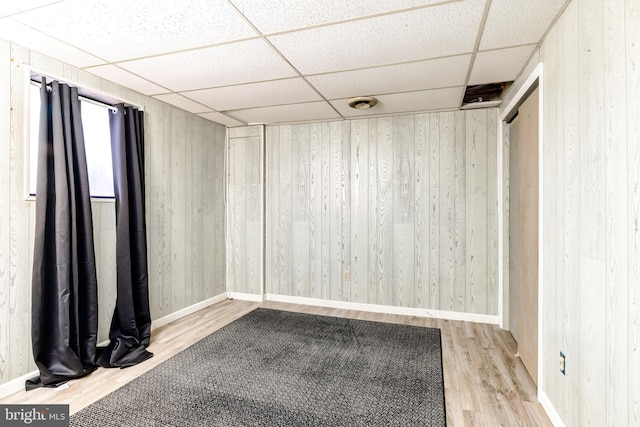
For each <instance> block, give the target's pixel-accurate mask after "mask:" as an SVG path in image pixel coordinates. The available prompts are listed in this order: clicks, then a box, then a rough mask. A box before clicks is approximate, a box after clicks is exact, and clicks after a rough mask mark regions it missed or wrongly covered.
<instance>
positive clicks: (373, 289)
mask: <svg viewBox="0 0 640 427" xmlns="http://www.w3.org/2000/svg"><path fill="white" fill-rule="evenodd" d="M367 126H368V135H369V138H368V141H367V144H368V146H369V147H368V148H369V150H368V151H369V157H368V159H367V161H368V174H369V185H368V196H369V214H368V218H367V219H368V229H367V235H368V239H369V243H368V256H369V261H368V268H369V279H368V283H369V289H368V294H369V297H368V302H369V303H373V304H379V303H380V301H381V300H382V295H381V294H380V293H379V289H380V275H379V267H378V248H379V247H380V243H379V240H378V239H379V236H378V120H377V119H370V120H368V124H367Z"/></svg>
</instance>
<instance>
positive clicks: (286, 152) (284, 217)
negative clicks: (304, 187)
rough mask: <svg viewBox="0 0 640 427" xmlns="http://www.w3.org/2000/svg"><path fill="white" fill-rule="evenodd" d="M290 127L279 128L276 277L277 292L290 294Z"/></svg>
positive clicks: (291, 288)
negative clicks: (277, 278) (277, 281)
mask: <svg viewBox="0 0 640 427" xmlns="http://www.w3.org/2000/svg"><path fill="white" fill-rule="evenodd" d="M292 138H293V135H292V127H291V126H283V127H282V128H281V130H280V141H279V142H280V143H279V144H278V145H279V147H278V148H279V159H280V162H279V178H278V180H279V192H280V200H279V203H278V211H279V213H278V218H279V222H278V229H279V234H278V239H279V248H278V249H279V253H278V277H279V293H281V294H283V295H292V292H293V287H292V283H291V282H292V281H291V265H292V259H291V256H292V247H291V227H292V221H291V218H292V195H291V193H292V185H293V184H292V173H291V171H292V167H293V166H292V165H293V159H292Z"/></svg>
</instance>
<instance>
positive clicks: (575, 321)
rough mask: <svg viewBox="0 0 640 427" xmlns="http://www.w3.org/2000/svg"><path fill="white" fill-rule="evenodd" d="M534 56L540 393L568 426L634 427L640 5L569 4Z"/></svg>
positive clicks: (639, 338) (614, 1) (638, 331)
mask: <svg viewBox="0 0 640 427" xmlns="http://www.w3.org/2000/svg"><path fill="white" fill-rule="evenodd" d="M538 60H539V61H541V62H542V63H543V64H544V65H543V76H544V77H543V113H544V114H543V120H544V134H543V138H544V139H543V144H544V145H543V150H544V165H543V199H542V203H543V209H544V218H545V219H544V223H543V241H542V246H543V254H544V263H543V266H544V271H543V286H544V288H543V289H544V299H543V301H542V304H543V351H544V354H543V364H544V378H543V386H542V390H543V392H544V393H545V394H546V395H547V396H548V398H549V400H550V402H551V404H552V405H553V406H554V407H555V409H556V411H557V413H558V415H559V416H560V417H561V419H562V420H563V422H564V423H565V424H566V425H567V426H574V425H598V426H605V425H606V426H631V425H640V381H639V380H638V379H639V378H640V345H639V343H640V230H639V227H638V223H639V222H640V168H639V166H638V165H640V101H639V98H638V94H639V93H640V1H638V0H627V1H625V0H605V1H599V0H573V1H572V2H571V3H570V4H569V6H568V7H567V9H566V11H565V12H564V14H563V15H562V17H561V18H560V19H559V20H558V22H557V23H556V24H555V25H554V26H553V28H552V30H551V31H550V33H549V34H548V36H547V38H546V40H545V41H544V43H543V44H542V46H541V48H540V50H539V53H537V54H536V55H535V57H534V59H533V60H532V63H531V64H530V66H529V67H528V68H529V69H531V68H532V67H534V66H535V65H536V64H537V62H538ZM524 78H526V73H525V75H523V79H524ZM521 81H522V80H521ZM521 81H520V82H516V84H515V85H514V91H515V90H516V89H517V87H518V86H519V85H520V84H521ZM560 351H562V352H563V353H564V354H565V355H566V367H567V375H566V376H563V375H562V374H561V373H560V372H559V369H558V364H557V360H558V354H559V352H560Z"/></svg>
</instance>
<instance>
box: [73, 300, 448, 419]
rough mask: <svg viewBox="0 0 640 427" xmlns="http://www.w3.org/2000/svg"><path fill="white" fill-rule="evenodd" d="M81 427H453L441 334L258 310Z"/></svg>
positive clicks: (100, 406)
mask: <svg viewBox="0 0 640 427" xmlns="http://www.w3.org/2000/svg"><path fill="white" fill-rule="evenodd" d="M70 421H71V425H72V426H100V427H106V426H136V427H137V426H238V425H251V426H444V425H446V422H445V405H444V385H443V377H442V348H441V341H440V330H439V329H433V328H422V327H416V326H404V325H395V324H388V323H379V322H368V321H362V320H350V319H342V318H335V317H327V316H316V315H309V314H300V313H292V312H286V311H279V310H270V309H257V310H255V311H253V312H251V313H249V314H247V315H246V316H244V317H242V318H240V319H238V320H236V321H235V322H233V323H231V324H229V325H227V326H225V327H223V328H222V329H220V330H218V331H216V332H214V333H213V334H211V335H209V336H208V337H206V338H204V339H203V340H201V341H199V342H197V343H196V344H194V345H192V346H191V347H189V348H187V349H186V350H184V351H183V352H181V353H179V354H177V355H175V356H174V357H172V358H171V359H169V360H167V361H165V362H163V363H162V364H160V365H158V366H157V367H155V368H153V369H152V370H150V371H149V372H147V373H145V374H143V375H142V376H140V377H138V378H136V379H135V380H133V381H132V382H130V383H129V384H127V385H125V386H123V387H121V388H120V389H118V390H116V391H114V392H113V393H111V394H109V395H107V396H105V397H104V398H103V399H100V400H99V401H97V402H95V403H94V404H92V405H90V406H88V407H86V408H85V409H83V410H81V411H79V412H77V413H76V414H74V415H73V416H71V420H70Z"/></svg>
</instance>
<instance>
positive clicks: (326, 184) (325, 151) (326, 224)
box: [320, 123, 332, 299]
mask: <svg viewBox="0 0 640 427" xmlns="http://www.w3.org/2000/svg"><path fill="white" fill-rule="evenodd" d="M330 129H331V124H330V123H323V124H322V131H321V132H322V141H323V143H322V152H321V163H322V166H321V171H320V172H321V174H322V178H321V181H322V190H321V192H322V195H321V197H322V201H321V203H322V212H321V214H322V219H321V222H322V236H321V240H322V241H321V257H322V277H321V278H322V282H321V283H322V285H321V288H322V291H321V293H320V294H321V296H322V298H323V299H330V298H331V265H330V254H331V249H332V248H331V246H330V245H331V239H330V234H331V228H330V222H331V211H330V210H329V198H330V196H329V194H330V188H331V182H330V176H331V169H330V165H331V150H330V145H331V144H330V138H331V134H330Z"/></svg>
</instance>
